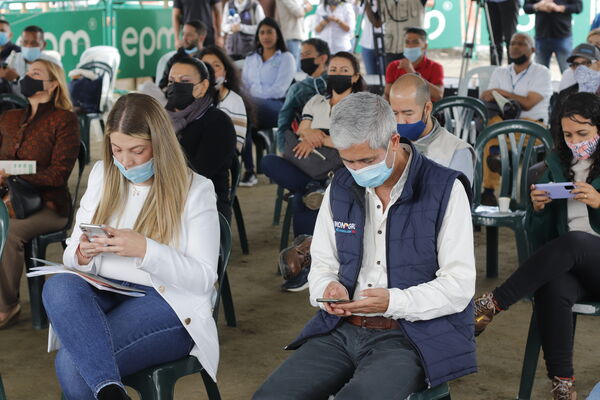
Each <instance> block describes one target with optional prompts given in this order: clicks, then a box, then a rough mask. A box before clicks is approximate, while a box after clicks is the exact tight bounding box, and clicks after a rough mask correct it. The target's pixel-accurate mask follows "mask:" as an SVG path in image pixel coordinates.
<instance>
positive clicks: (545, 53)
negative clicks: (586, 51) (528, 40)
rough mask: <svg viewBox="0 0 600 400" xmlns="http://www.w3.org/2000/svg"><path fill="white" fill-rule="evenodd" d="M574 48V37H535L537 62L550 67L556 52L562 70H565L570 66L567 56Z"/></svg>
mask: <svg viewBox="0 0 600 400" xmlns="http://www.w3.org/2000/svg"><path fill="white" fill-rule="evenodd" d="M572 50H573V37H572V36H569V37H566V38H560V39H553V38H541V39H535V62H536V63H538V64H542V65H545V66H546V67H550V59H551V58H552V54H556V61H558V66H559V67H560V72H561V73H562V72H564V70H565V69H567V67H568V66H569V65H568V63H567V58H569V56H570V55H571V51H572Z"/></svg>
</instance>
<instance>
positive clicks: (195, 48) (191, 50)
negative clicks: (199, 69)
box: [185, 46, 198, 54]
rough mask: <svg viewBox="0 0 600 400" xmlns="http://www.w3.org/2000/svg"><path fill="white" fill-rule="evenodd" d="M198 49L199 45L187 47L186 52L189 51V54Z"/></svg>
mask: <svg viewBox="0 0 600 400" xmlns="http://www.w3.org/2000/svg"><path fill="white" fill-rule="evenodd" d="M197 51H198V46H194V47H193V48H191V49H185V52H186V53H188V54H194V53H195V52H197Z"/></svg>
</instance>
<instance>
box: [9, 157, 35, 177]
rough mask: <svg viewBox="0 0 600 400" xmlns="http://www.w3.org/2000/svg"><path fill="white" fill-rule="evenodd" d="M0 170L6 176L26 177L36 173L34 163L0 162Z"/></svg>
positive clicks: (22, 161)
mask: <svg viewBox="0 0 600 400" xmlns="http://www.w3.org/2000/svg"><path fill="white" fill-rule="evenodd" d="M0 169H3V170H4V172H6V173H7V174H8V175H28V174H35V173H36V161H35V160H33V161H30V160H0Z"/></svg>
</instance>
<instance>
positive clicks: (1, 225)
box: [0, 201, 10, 400]
mask: <svg viewBox="0 0 600 400" xmlns="http://www.w3.org/2000/svg"><path fill="white" fill-rule="evenodd" d="M0 203H2V205H0V233H1V235H2V236H0V256H1V255H2V252H3V251H4V245H5V244H6V238H7V237H8V224H9V223H10V217H9V216H8V210H7V209H6V205H4V202H3V201H0ZM0 400H6V393H4V384H3V383H2V375H0Z"/></svg>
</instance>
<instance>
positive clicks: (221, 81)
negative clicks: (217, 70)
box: [215, 76, 225, 90]
mask: <svg viewBox="0 0 600 400" xmlns="http://www.w3.org/2000/svg"><path fill="white" fill-rule="evenodd" d="M224 83H225V77H224V76H219V77H218V78H216V79H215V87H216V88H217V89H219V90H221V87H223V84H224Z"/></svg>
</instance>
